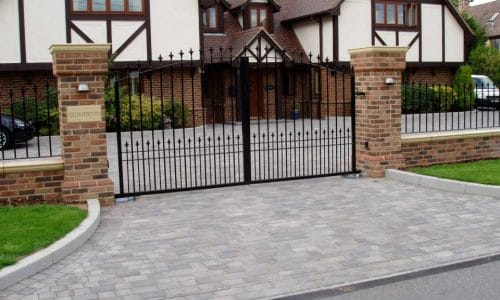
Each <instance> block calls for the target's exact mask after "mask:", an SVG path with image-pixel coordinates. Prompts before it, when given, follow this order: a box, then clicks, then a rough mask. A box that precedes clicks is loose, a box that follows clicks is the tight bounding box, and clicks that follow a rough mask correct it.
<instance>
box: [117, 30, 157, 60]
mask: <svg viewBox="0 0 500 300" xmlns="http://www.w3.org/2000/svg"><path fill="white" fill-rule="evenodd" d="M116 49H117V48H116ZM116 49H115V50H116ZM147 49H148V48H147V39H146V31H145V30H144V31H143V32H142V33H141V34H139V36H137V37H136V38H135V39H134V41H133V42H132V43H131V44H130V45H128V46H127V48H125V50H123V52H122V53H120V55H118V57H116V61H138V60H145V59H146V58H147V57H148V51H147ZM153 58H154V59H155V60H156V59H157V57H153Z"/></svg>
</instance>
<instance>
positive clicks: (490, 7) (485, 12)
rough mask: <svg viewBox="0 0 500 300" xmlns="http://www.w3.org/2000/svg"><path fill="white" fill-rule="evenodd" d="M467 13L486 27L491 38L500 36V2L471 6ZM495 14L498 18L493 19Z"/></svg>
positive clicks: (498, 0)
mask: <svg viewBox="0 0 500 300" xmlns="http://www.w3.org/2000/svg"><path fill="white" fill-rule="evenodd" d="M465 11H466V12H467V13H469V14H470V15H472V16H474V17H475V18H476V19H477V20H478V21H479V22H480V23H481V24H482V25H483V26H484V27H485V29H486V33H487V34H488V36H489V37H494V36H500V0H496V1H493V2H488V3H484V4H481V5H476V6H469V7H467V8H466V10H465ZM495 14H497V16H496V17H495V18H493V17H494V16H495Z"/></svg>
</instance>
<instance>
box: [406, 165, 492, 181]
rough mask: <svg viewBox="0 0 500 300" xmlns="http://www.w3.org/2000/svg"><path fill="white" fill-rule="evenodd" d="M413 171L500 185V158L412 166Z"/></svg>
mask: <svg viewBox="0 0 500 300" xmlns="http://www.w3.org/2000/svg"><path fill="white" fill-rule="evenodd" d="M410 171H411V172H414V173H417V174H422V175H429V176H434V177H439V178H446V179H454V180H460V181H466V182H474V183H482V184H489V185H500V159H497V160H483V161H476V162H470V163H463V164H449V165H438V166H432V167H428V168H412V169H410Z"/></svg>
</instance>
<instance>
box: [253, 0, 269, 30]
mask: <svg viewBox="0 0 500 300" xmlns="http://www.w3.org/2000/svg"><path fill="white" fill-rule="evenodd" d="M253 10H255V11H257V14H256V16H257V26H252V11H253ZM263 11H265V12H266V19H265V24H264V25H260V24H261V23H262V20H261V16H262V12H263ZM272 16H273V14H272V13H271V11H270V9H269V7H268V5H267V4H265V3H253V4H252V5H250V6H249V7H248V28H247V29H253V28H259V27H262V28H264V29H266V30H267V31H269V30H270V27H271V19H270V18H271V17H272Z"/></svg>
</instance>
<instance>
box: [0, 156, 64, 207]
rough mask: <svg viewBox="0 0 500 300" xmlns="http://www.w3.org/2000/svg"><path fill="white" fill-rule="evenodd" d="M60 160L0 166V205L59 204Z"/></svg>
mask: <svg viewBox="0 0 500 300" xmlns="http://www.w3.org/2000/svg"><path fill="white" fill-rule="evenodd" d="M63 179H64V164H63V162H62V160H60V159H50V160H33V161H9V162H0V205H24V204H49V203H50V204H57V203H63V202H62V195H61V183H62V181H63Z"/></svg>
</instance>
